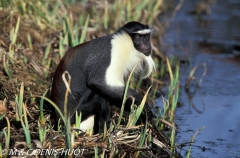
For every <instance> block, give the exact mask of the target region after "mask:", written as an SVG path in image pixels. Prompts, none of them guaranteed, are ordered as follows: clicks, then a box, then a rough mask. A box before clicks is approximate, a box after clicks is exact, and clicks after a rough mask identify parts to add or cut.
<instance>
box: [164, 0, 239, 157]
mask: <svg viewBox="0 0 240 158" xmlns="http://www.w3.org/2000/svg"><path fill="white" fill-rule="evenodd" d="M200 2H205V1H196V0H194V1H192V0H185V1H184V3H183V5H182V7H181V9H180V10H179V12H177V13H176V15H175V17H174V18H171V17H170V23H169V26H170V27H169V28H168V29H167V37H168V41H164V43H165V44H166V46H169V44H170V45H172V47H173V49H171V50H169V49H166V50H168V52H167V53H168V55H171V54H177V55H178V56H179V57H180V58H181V59H183V60H187V61H188V59H190V60H189V61H190V63H189V65H185V66H184V67H183V66H182V68H181V72H180V73H181V87H182V88H181V97H180V101H181V102H182V103H183V106H181V107H180V108H178V109H177V114H176V119H175V121H176V124H177V126H178V134H177V139H178V140H177V143H179V144H180V143H186V142H190V140H191V136H193V135H194V133H195V132H196V131H198V130H199V129H201V128H202V127H205V128H204V129H203V130H201V131H200V132H199V133H198V134H197V135H196V137H195V142H194V144H193V145H194V146H193V148H192V157H220V156H221V157H237V156H239V155H240V137H239V132H240V105H239V104H240V73H239V72H240V51H239V50H240V31H239V28H240V1H239V0H229V1H225V0H218V1H215V2H211V3H209V8H210V13H209V11H207V10H205V11H203V12H199V13H198V14H196V12H195V13H194V10H195V7H196V5H197V3H200ZM208 2H209V1H208ZM195 11H196V10H195ZM193 13H194V14H193ZM203 63H205V64H206V68H207V72H206V75H205V76H204V78H203V79H202V84H201V86H200V87H199V85H198V84H199V79H201V77H202V74H203V72H204V68H203V66H200V67H199V68H198V69H197V70H196V72H195V73H194V77H195V79H196V80H195V81H194V80H190V81H191V82H189V88H187V89H186V88H185V84H186V83H187V82H188V81H187V78H188V77H189V74H190V72H191V71H192V69H193V67H194V66H196V65H201V64H203ZM196 81H197V82H196ZM187 149H188V146H186V147H184V146H183V147H182V150H181V152H182V153H183V155H184V153H185V151H186V150H187Z"/></svg>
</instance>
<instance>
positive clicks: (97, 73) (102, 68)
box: [51, 22, 149, 132]
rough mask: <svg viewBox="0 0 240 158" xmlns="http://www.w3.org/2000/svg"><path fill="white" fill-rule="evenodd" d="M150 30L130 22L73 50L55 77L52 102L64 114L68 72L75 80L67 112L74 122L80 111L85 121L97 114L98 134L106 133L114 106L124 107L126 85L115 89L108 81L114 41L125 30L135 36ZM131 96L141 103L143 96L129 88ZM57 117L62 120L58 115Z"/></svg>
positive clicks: (95, 125)
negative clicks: (108, 69) (64, 74)
mask: <svg viewBox="0 0 240 158" xmlns="http://www.w3.org/2000/svg"><path fill="white" fill-rule="evenodd" d="M148 28H149V27H148V26H147V25H142V24H140V23H137V22H130V23H128V24H126V25H124V26H123V27H122V28H121V29H119V30H118V31H117V32H116V33H114V34H111V35H108V36H104V37H100V38H97V39H94V40H92V41H90V42H86V43H83V44H80V45H77V46H75V47H73V48H71V49H69V50H68V52H67V53H66V54H65V56H64V57H63V58H62V60H61V62H60V63H59V65H58V67H57V69H56V72H55V75H54V78H53V84H52V92H51V99H52V101H53V102H55V103H56V104H57V105H58V106H59V108H60V109H61V111H62V112H63V109H64V97H65V92H66V88H65V85H64V83H63V81H62V74H63V73H64V71H68V72H69V74H70V75H71V78H72V80H71V84H70V89H71V92H72V93H71V94H69V96H68V103H67V110H68V112H69V113H70V116H71V117H72V121H73V120H74V117H73V116H74V114H75V112H76V111H78V113H80V112H82V120H84V119H86V118H88V117H89V116H91V115H95V124H94V131H95V132H102V130H103V125H104V121H106V122H108V121H109V118H110V105H112V104H114V105H117V106H119V107H120V105H121V103H122V99H123V94H124V89H125V87H124V86H123V87H111V86H109V85H107V83H106V82H105V74H106V70H107V68H108V67H109V65H110V61H111V47H112V46H111V40H112V39H113V36H114V35H115V34H119V33H121V32H122V31H125V32H127V33H128V34H131V33H133V32H135V31H139V30H142V29H148ZM131 37H132V38H133V36H131ZM128 95H131V96H133V97H135V103H136V104H137V105H139V104H140V103H141V100H142V97H141V96H140V95H139V94H138V93H137V92H136V91H135V90H133V89H129V90H128ZM127 108H128V109H129V107H127ZM53 115H54V114H53ZM53 117H56V118H58V116H57V115H56V116H55V115H54V116H53Z"/></svg>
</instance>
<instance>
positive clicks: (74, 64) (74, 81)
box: [51, 36, 112, 116]
mask: <svg viewBox="0 0 240 158" xmlns="http://www.w3.org/2000/svg"><path fill="white" fill-rule="evenodd" d="M111 39H112V36H104V37H100V38H97V39H94V40H92V41H89V42H86V43H83V44H80V45H77V46H75V47H72V48H70V49H69V50H68V51H67V53H66V54H65V55H64V57H63V58H62V60H61V61H60V63H59V65H58V67H57V69H56V72H55V75H54V80H53V84H52V92H51V100H52V101H53V102H54V103H56V104H57V105H58V107H59V108H60V110H61V111H63V109H64V99H65V92H66V86H65V84H64V82H63V80H62V74H63V73H64V72H65V71H68V73H69V74H70V76H71V83H70V89H71V94H70V93H69V95H68V102H67V108H68V111H69V112H70V114H71V116H72V115H73V113H74V112H75V110H76V108H77V106H80V105H78V104H79V102H80V99H83V98H82V97H87V96H84V94H85V93H86V92H87V91H88V90H89V88H88V86H87V85H88V80H89V76H92V75H93V76H96V75H98V76H97V77H99V78H104V76H102V75H104V74H105V72H104V71H106V69H107V67H108V65H109V63H110V59H111V52H110V51H109V50H111ZM67 79H68V78H67ZM103 82H104V81H103Z"/></svg>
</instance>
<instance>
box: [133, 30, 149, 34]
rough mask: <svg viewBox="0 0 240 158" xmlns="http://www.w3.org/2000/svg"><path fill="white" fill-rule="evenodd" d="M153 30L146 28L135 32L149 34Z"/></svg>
mask: <svg viewBox="0 0 240 158" xmlns="http://www.w3.org/2000/svg"><path fill="white" fill-rule="evenodd" d="M151 32H152V29H144V30H139V31H137V32H134V33H138V34H149V33H151Z"/></svg>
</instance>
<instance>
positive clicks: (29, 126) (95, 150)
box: [0, 0, 179, 157]
mask: <svg viewBox="0 0 240 158" xmlns="http://www.w3.org/2000/svg"><path fill="white" fill-rule="evenodd" d="M89 6H91V7H89ZM162 6H163V1H161V0H144V1H129V0H123V1H121V0H117V1H115V2H111V1H104V3H99V2H98V1H97V2H96V1H93V0H86V1H81V2H76V1H75V0H71V1H67V0H65V1H64V0H63V1H60V0H52V1H44V0H39V1H37V2H36V1H34V0H26V1H22V0H9V1H5V0H0V7H2V8H3V9H2V10H1V11H0V14H1V16H0V25H1V31H4V32H6V35H7V36H6V37H3V36H0V42H1V46H3V47H0V52H1V54H3V55H2V58H0V63H1V64H2V67H1V68H3V70H4V71H3V72H0V73H1V75H2V76H3V79H1V80H0V82H1V83H2V82H3V81H4V83H6V84H4V90H3V92H1V93H0V97H1V98H0V99H1V100H3V99H4V98H6V99H7V100H8V104H7V108H8V110H9V109H13V110H9V112H8V114H6V115H4V116H2V117H1V119H4V118H5V119H6V120H7V123H8V126H7V128H6V129H4V130H3V131H1V132H0V137H1V138H3V140H5V142H0V150H3V149H10V148H13V145H14V144H15V143H16V142H25V141H26V143H27V148H29V149H31V148H34V147H35V146H38V147H39V148H41V149H46V148H50V147H51V148H53V147H55V148H56V149H60V148H66V149H76V148H82V149H83V148H84V149H85V148H86V149H87V151H86V152H85V154H86V155H87V154H90V155H92V156H94V157H99V156H100V157H105V156H108V157H114V156H115V155H120V156H122V157H136V156H146V155H147V156H150V157H154V154H153V151H154V152H155V154H156V155H158V156H164V154H165V155H166V152H167V154H169V153H171V154H173V155H174V154H176V150H175V148H174V146H175V141H174V140H175V134H176V127H175V126H174V113H175V109H176V106H177V102H178V95H179V64H178V61H176V60H174V59H168V58H166V57H165V56H164V55H163V54H162V53H161V52H159V51H158V50H157V49H156V47H155V46H154V52H153V58H154V61H155V62H156V64H157V67H158V69H157V71H156V72H155V73H154V74H153V81H154V82H153V85H152V86H151V90H150V88H149V87H150V86H148V87H147V88H145V90H144V89H143V88H142V86H141V85H142V83H143V82H144V81H143V80H137V79H134V77H133V78H132V77H131V75H130V77H129V80H128V81H127V86H126V89H127V88H128V87H134V89H137V90H138V91H139V92H141V93H142V94H143V95H144V99H143V101H142V103H141V105H140V106H138V107H137V108H136V107H135V105H132V112H131V113H130V115H129V116H128V115H127V114H126V113H124V102H125V99H126V95H125V96H124V99H123V104H122V105H123V106H122V109H121V110H120V111H119V110H116V112H114V115H113V118H112V121H111V124H110V127H109V129H107V128H106V126H105V128H104V133H103V134H98V135H90V136H87V135H85V136H84V138H83V136H82V135H78V134H77V132H78V130H77V128H78V127H79V124H78V125H77V124H76V125H75V128H72V127H71V125H70V120H69V117H68V114H67V113H66V110H64V112H63V113H62V112H61V111H60V110H59V109H58V108H57V106H56V105H55V104H54V103H52V102H51V101H50V100H49V99H47V98H46V97H45V96H46V93H47V91H46V90H47V89H48V86H49V85H50V83H51V77H52V74H53V72H54V71H55V68H56V66H57V64H58V63H59V61H60V59H61V58H62V57H63V55H64V53H65V52H66V50H67V49H68V48H69V47H72V46H75V45H77V44H79V43H83V42H85V41H88V40H91V39H93V38H95V37H99V36H102V35H106V34H110V33H112V32H113V31H115V30H117V29H118V28H119V27H120V26H122V25H123V24H124V23H125V22H126V21H132V20H135V21H139V22H142V23H147V24H150V25H151V26H153V27H154V28H158V26H159V23H158V22H156V21H157V16H158V15H159V13H161V12H162V10H164V9H163V8H162ZM79 8H81V9H79ZM30 26H31V27H30ZM24 28H28V31H27V33H26V30H24ZM156 30H158V29H156ZM158 33H159V32H157V31H155V32H154V34H153V43H159V40H158V38H156V37H157V36H158ZM166 76H169V78H170V83H169V92H168V94H167V95H166V96H167V98H163V103H164V108H163V109H160V111H162V112H161V113H159V111H157V115H158V118H156V119H155V120H154V121H155V122H150V123H149V122H148V121H147V120H146V125H136V122H137V119H138V118H139V115H140V113H141V112H142V111H144V110H143V109H144V107H143V106H144V103H145V102H146V101H147V100H148V101H149V100H150V101H153V100H154V98H155V94H156V92H157V90H158V89H159V88H160V87H161V86H162V83H163V82H162V81H161V79H162V78H164V77H166ZM68 78H69V77H68ZM130 79H131V80H130ZM69 84H70V80H69V81H66V85H69ZM19 87H20V88H19ZM69 93H71V91H70V90H68V91H67V92H66V98H67V95H69ZM125 94H126V93H125ZM38 96H41V97H40V105H39V104H38V103H37V102H36V100H37V99H36V98H38ZM43 99H45V100H47V101H48V102H50V104H52V105H53V106H54V107H55V108H56V110H57V111H58V113H59V114H60V116H61V119H62V121H63V125H64V127H66V128H64V130H63V128H62V127H61V125H59V126H58V130H57V131H53V130H51V129H52V125H51V123H50V120H49V116H48V115H47V114H46V112H44V110H43ZM15 105H16V107H15ZM39 106H40V108H39ZM65 109H66V108H65ZM10 119H11V120H17V121H20V122H21V124H22V127H23V128H22V129H14V130H12V129H10V128H9V127H10V124H9V120H10ZM78 120H79V122H80V120H81V114H80V116H79V117H78ZM161 120H164V121H161ZM169 125H170V128H171V136H170V137H169V140H170V144H168V143H165V145H164V147H161V145H159V144H160V143H159V140H156V137H157V138H159V137H158V136H156V130H160V129H164V128H165V127H166V126H169ZM155 128H156V129H155ZM11 130H12V131H11ZM157 132H158V131H157ZM19 133H20V134H23V135H24V137H23V135H20V134H19ZM113 133H115V135H113ZM11 137H12V140H15V142H14V141H13V142H11V143H10V142H9V141H10V138H11ZM36 140H37V141H36ZM49 142H51V143H50V146H49V144H48V143H49ZM15 145H16V144H15ZM170 146H171V147H172V148H171V151H170V150H169V149H167V148H168V147H170ZM160 149H163V151H162V150H160ZM164 151H165V152H164ZM0 153H1V152H0Z"/></svg>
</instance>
